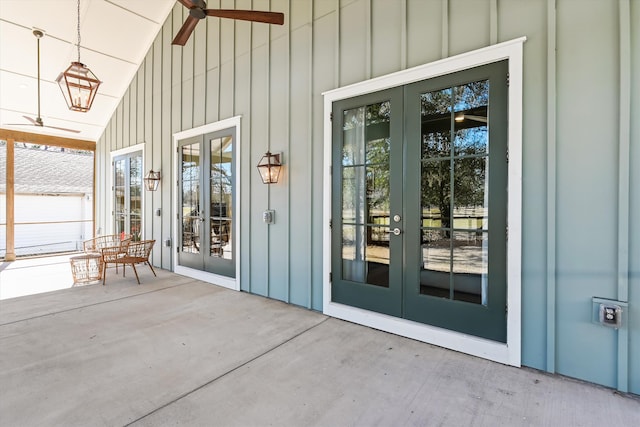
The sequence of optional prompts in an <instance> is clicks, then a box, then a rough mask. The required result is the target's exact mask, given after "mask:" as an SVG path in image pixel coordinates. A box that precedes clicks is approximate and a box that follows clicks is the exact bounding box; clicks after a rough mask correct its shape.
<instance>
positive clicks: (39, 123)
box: [16, 116, 80, 133]
mask: <svg viewBox="0 0 640 427" xmlns="http://www.w3.org/2000/svg"><path fill="white" fill-rule="evenodd" d="M22 117H24V118H25V119H27V120H29V121H30V122H31V123H30V124H28V123H20V124H18V123H16V124H17V125H18V126H38V127H45V128H50V129H57V130H63V131H65V132H73V133H80V131H79V130H76V129H69V128H59V127H57V126H47V125H45V124H44V122H43V121H42V119H40V120H38V118H36V119H33V118H31V117H29V116H22Z"/></svg>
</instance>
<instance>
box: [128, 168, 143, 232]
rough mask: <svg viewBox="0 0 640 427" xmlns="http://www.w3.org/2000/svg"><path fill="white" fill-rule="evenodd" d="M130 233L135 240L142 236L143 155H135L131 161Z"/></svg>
mask: <svg viewBox="0 0 640 427" xmlns="http://www.w3.org/2000/svg"><path fill="white" fill-rule="evenodd" d="M128 212H129V214H130V224H129V227H130V228H129V233H128V234H130V235H131V238H132V239H133V240H136V241H137V240H140V239H141V238H142V230H141V228H140V225H141V224H140V223H141V221H140V216H141V214H142V156H134V157H131V158H130V162H129V209H128Z"/></svg>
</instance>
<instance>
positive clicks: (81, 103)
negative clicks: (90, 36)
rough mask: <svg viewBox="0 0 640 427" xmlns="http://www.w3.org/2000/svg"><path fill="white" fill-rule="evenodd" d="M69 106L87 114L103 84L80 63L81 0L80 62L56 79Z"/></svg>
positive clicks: (73, 63) (73, 109)
mask: <svg viewBox="0 0 640 427" xmlns="http://www.w3.org/2000/svg"><path fill="white" fill-rule="evenodd" d="M56 82H58V86H60V90H61V91H62V95H63V96H64V99H65V101H66V102H67V106H68V107H69V109H70V110H72V111H81V112H83V113H84V112H87V111H89V109H90V108H91V104H93V100H94V98H95V97H96V94H97V93H98V86H100V83H102V82H101V81H100V80H98V78H97V77H96V75H95V74H93V72H92V71H91V70H90V69H89V68H87V66H86V65H84V64H83V63H82V62H80V0H78V60H77V61H76V62H72V63H71V65H70V66H69V68H67V69H66V70H65V71H64V72H62V73H60V75H59V76H58V78H57V79H56Z"/></svg>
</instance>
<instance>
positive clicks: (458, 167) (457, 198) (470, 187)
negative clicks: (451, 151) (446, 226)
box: [453, 157, 489, 230]
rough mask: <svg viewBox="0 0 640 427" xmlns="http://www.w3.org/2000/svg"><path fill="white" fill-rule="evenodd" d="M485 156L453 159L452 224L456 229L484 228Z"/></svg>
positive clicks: (486, 196) (485, 220)
mask: <svg viewBox="0 0 640 427" xmlns="http://www.w3.org/2000/svg"><path fill="white" fill-rule="evenodd" d="M488 161H489V159H488V158H487V157H468V158H462V159H456V160H455V161H454V166H453V168H454V176H455V180H454V185H453V187H454V189H453V194H454V203H453V205H454V212H453V217H454V224H453V227H454V228H456V229H470V230H486V229H487V227H488V219H489V217H488V215H489V199H488V196H489V182H488V181H487V179H486V178H487V176H486V175H487V174H486V172H487V164H488Z"/></svg>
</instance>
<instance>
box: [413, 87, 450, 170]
mask: <svg viewBox="0 0 640 427" xmlns="http://www.w3.org/2000/svg"><path fill="white" fill-rule="evenodd" d="M451 102H452V100H451V89H450V88H449V89H443V90H438V91H434V92H428V93H424V94H422V95H421V96H420V108H421V118H420V127H421V129H422V131H421V133H422V158H423V159H425V158H436V157H449V155H450V151H451Z"/></svg>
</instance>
